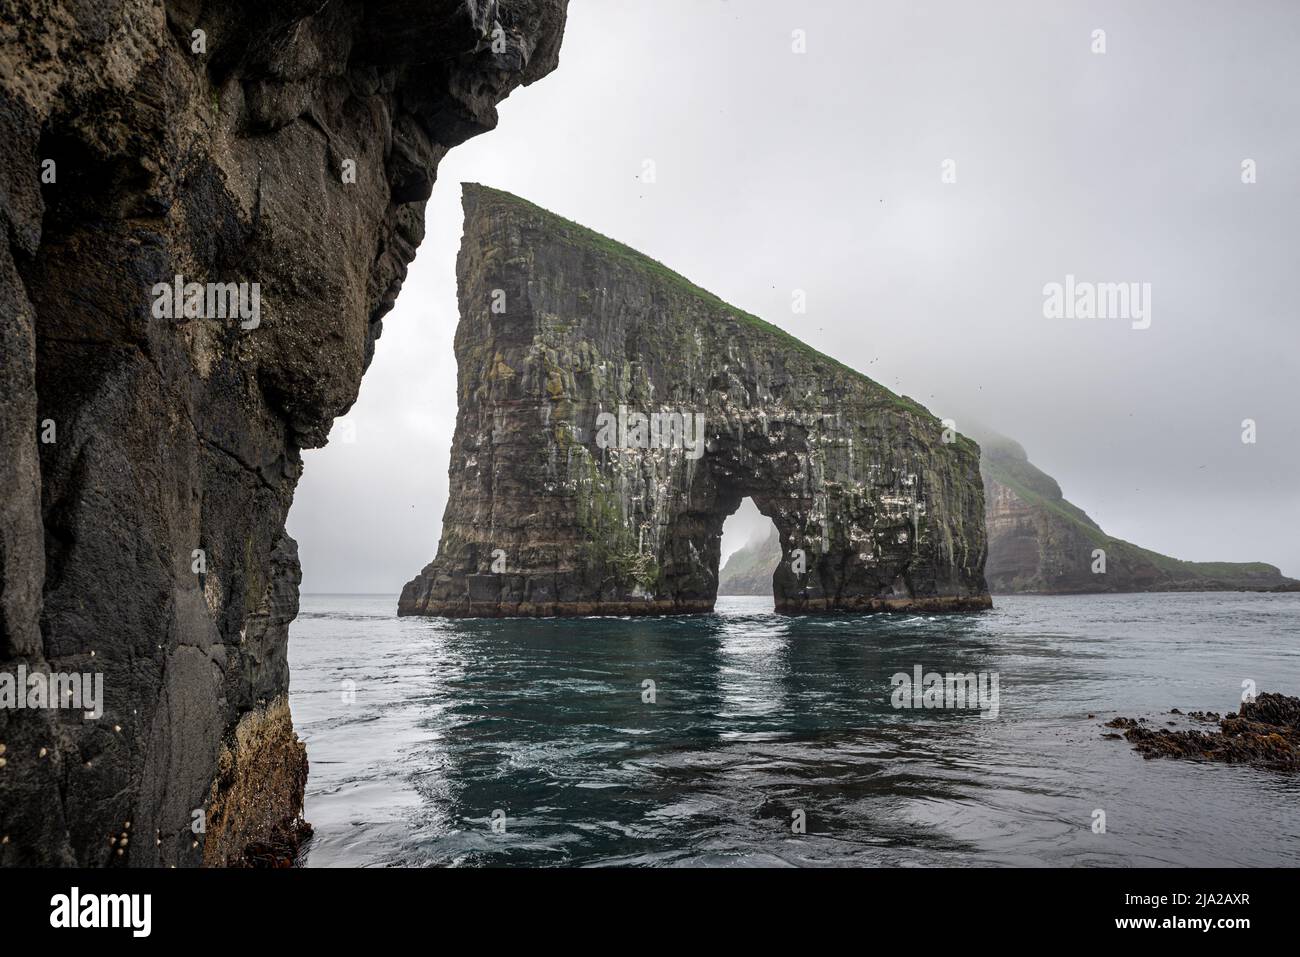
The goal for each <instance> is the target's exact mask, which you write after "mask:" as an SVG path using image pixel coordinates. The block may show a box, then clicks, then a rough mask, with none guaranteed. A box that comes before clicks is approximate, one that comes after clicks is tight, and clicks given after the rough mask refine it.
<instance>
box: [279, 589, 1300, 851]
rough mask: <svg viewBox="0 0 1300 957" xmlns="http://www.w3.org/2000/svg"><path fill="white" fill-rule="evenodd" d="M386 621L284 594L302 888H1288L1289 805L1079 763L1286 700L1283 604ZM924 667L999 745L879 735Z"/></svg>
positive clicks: (1187, 766) (1179, 766) (1252, 773)
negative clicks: (1231, 879)
mask: <svg viewBox="0 0 1300 957" xmlns="http://www.w3.org/2000/svg"><path fill="white" fill-rule="evenodd" d="M395 607H396V599H395V598H394V597H392V596H347V595H326V596H304V598H303V602H302V613H301V615H300V617H299V619H298V620H297V622H296V623H295V624H294V625H293V628H292V631H291V643H290V660H291V664H292V668H293V689H292V705H293V712H294V721H295V724H296V725H297V727H298V730H299V733H300V734H301V735H302V736H303V738H304V739H305V740H306V741H307V747H308V757H309V759H310V761H311V778H310V782H309V785H308V796H307V816H308V819H309V820H310V821H311V822H312V824H313V825H314V826H315V829H316V837H315V838H314V839H313V841H312V844H311V846H310V848H309V850H308V852H307V854H306V855H305V858H304V861H305V863H306V864H307V865H309V866H335V865H417V866H421V865H450V864H455V865H472V866H484V865H534V866H548V865H569V866H574V865H588V864H625V865H722V866H727V865H782V864H790V865H837V866H842V865H847V866H890V865H1008V864H1010V865H1016V864H1024V865H1062V866H1087V865H1105V866H1117V865H1119V866H1122V865H1259V864H1279V865H1292V866H1294V865H1297V864H1300V780H1297V779H1295V778H1288V777H1284V776H1280V775H1277V774H1273V773H1270V772H1264V771H1257V770H1253V769H1250V768H1244V767H1227V766H1217V765H1208V764H1197V763H1187V762H1176V761H1147V760H1144V759H1142V758H1141V757H1140V756H1138V755H1137V754H1135V753H1134V752H1133V751H1131V750H1130V749H1129V747H1128V745H1127V744H1126V743H1125V742H1123V741H1114V740H1106V739H1103V738H1102V737H1101V735H1102V733H1103V732H1104V731H1105V729H1104V728H1102V727H1101V724H1102V722H1103V721H1105V720H1107V719H1109V718H1110V717H1113V716H1115V715H1116V714H1123V715H1128V716H1134V717H1139V716H1145V717H1148V718H1149V719H1150V720H1151V722H1152V723H1153V726H1164V724H1165V722H1168V721H1177V722H1182V723H1181V724H1180V725H1179V726H1180V727H1190V726H1194V725H1191V724H1188V723H1187V719H1184V718H1180V717H1178V716H1170V715H1168V714H1167V712H1168V711H1169V709H1170V708H1173V707H1178V708H1181V709H1182V710H1183V711H1188V710H1193V709H1211V710H1215V711H1229V710H1233V709H1235V708H1236V707H1237V705H1238V703H1239V700H1240V695H1241V688H1242V681H1243V680H1252V681H1254V682H1255V683H1256V684H1257V686H1258V689H1259V690H1260V691H1267V690H1277V691H1284V692H1286V693H1288V694H1296V693H1297V692H1298V691H1300V595H1294V594H1293V595H1253V594H1204V595H1172V594H1160V595H1126V596H1091V597H1086V598H1072V597H1018V598H1000V599H997V608H996V609H995V610H994V611H993V612H990V613H985V614H980V615H963V616H952V617H921V616H891V615H869V616H857V617H852V618H784V617H777V616H775V615H772V614H770V613H768V609H770V607H771V602H770V600H767V599H751V598H731V599H725V598H724V599H720V600H719V605H718V613H717V614H714V615H708V616H697V617H691V618H671V619H670V618H660V619H589V620H582V621H534V620H523V619H515V620H495V621H450V620H442V619H411V618H403V619H399V618H396V617H395V613H394V609H395ZM916 665H920V666H921V667H922V668H923V670H924V671H925V672H930V671H937V672H963V673H969V672H985V673H988V674H996V675H997V676H998V704H999V707H998V714H997V717H996V718H992V719H990V718H985V717H981V712H980V711H979V710H978V708H968V709H957V708H951V709H949V708H943V709H929V710H926V709H920V710H916V709H897V708H895V707H893V706H892V703H891V693H892V688H891V684H890V678H891V676H892V675H893V674H895V673H898V672H903V673H908V674H911V673H912V671H913V668H914V667H915V666H916ZM647 679H649V680H652V681H653V682H654V683H655V701H654V703H646V702H645V701H643V694H644V689H643V682H644V681H646V680H647ZM1089 715H1093V716H1094V717H1089ZM1195 726H1197V727H1202V726H1199V725H1195ZM1097 810H1101V811H1104V812H1105V821H1106V830H1105V833H1095V832H1094V828H1093V822H1094V812H1095V811H1097ZM494 811H496V812H501V814H503V815H504V829H503V830H502V829H501V828H502V825H500V824H498V825H497V829H495V830H494V828H493V823H492V817H493V812H494ZM796 812H801V813H802V818H803V820H804V821H805V822H806V823H805V826H806V833H802V834H799V833H794V832H793V830H792V825H793V823H794V821H795V815H796ZM498 817H500V815H498Z"/></svg>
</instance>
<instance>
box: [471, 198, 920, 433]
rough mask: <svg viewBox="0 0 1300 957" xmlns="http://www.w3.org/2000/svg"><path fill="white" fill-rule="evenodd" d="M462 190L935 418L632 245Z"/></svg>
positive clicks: (544, 212)
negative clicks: (533, 218)
mask: <svg viewBox="0 0 1300 957" xmlns="http://www.w3.org/2000/svg"><path fill="white" fill-rule="evenodd" d="M461 188H462V189H463V190H464V191H465V193H466V194H467V195H468V194H469V193H471V192H477V193H479V194H481V195H483V196H486V197H488V198H489V199H490V200H491V201H493V202H497V203H507V204H510V205H514V206H517V207H519V208H522V209H525V210H527V211H528V212H530V213H533V214H535V215H537V216H540V217H542V218H543V219H545V220H547V221H549V223H551V224H552V225H553V226H554V228H555V230H556V232H557V233H558V234H561V235H563V237H564V238H565V239H566V240H567V241H569V242H572V243H575V244H577V245H580V246H585V247H587V248H589V249H594V250H596V251H598V252H600V253H601V254H602V255H604V256H607V257H609V258H610V259H615V260H618V261H619V262H622V263H624V264H625V265H628V266H630V267H632V268H634V269H636V270H638V271H640V272H642V273H644V274H646V275H647V276H651V277H653V278H655V279H657V280H659V281H660V282H662V283H664V284H665V285H668V286H671V287H674V288H676V289H677V290H678V291H681V292H685V293H687V294H689V295H691V296H694V297H695V298H697V299H700V300H702V301H704V302H707V303H709V304H710V305H712V306H714V307H715V308H717V309H719V310H721V311H723V312H727V313H729V314H731V315H733V316H735V317H736V319H737V320H739V321H740V322H743V323H745V324H746V325H749V326H751V327H752V328H754V329H756V330H758V331H760V332H763V333H766V334H768V335H770V336H772V337H774V338H775V339H777V340H778V341H779V342H780V343H781V344H783V345H785V346H786V347H787V348H789V349H791V350H793V351H795V352H798V353H801V354H803V355H804V356H806V357H808V358H810V359H813V360H815V361H817V362H824V363H826V364H827V365H829V366H832V367H834V368H836V369H839V370H840V371H842V372H844V373H845V374H847V375H849V376H852V377H854V378H856V379H858V380H860V381H861V382H864V383H866V384H867V385H869V386H870V387H871V388H872V390H874V391H875V392H877V393H878V394H879V395H880V397H881V398H882V399H884V400H885V401H886V402H887V403H889V404H891V405H894V406H895V407H897V408H899V409H900V410H902V411H905V412H912V413H915V414H917V415H924V416H927V417H930V418H933V417H934V416H933V413H931V412H930V410H929V409H927V408H925V407H924V406H923V405H921V404H920V403H919V402H917V401H916V400H914V399H911V398H909V397H907V396H902V395H898V394H896V393H894V392H892V391H890V390H889V389H887V388H885V387H884V386H883V385H881V384H880V383H879V382H876V381H875V380H874V379H871V378H869V377H868V376H865V375H863V374H862V373H861V372H859V371H858V370H857V369H854V368H852V367H851V366H847V365H845V364H844V363H842V362H840V361H839V360H838V359H835V358H833V357H831V356H828V355H826V354H825V353H824V352H819V351H818V350H816V349H814V348H813V347H812V346H810V345H808V343H806V342H804V341H803V340H802V339H799V338H797V337H795V336H792V335H791V334H790V333H788V332H786V331H785V330H784V329H782V328H781V327H780V326H775V325H773V324H772V323H770V322H767V321H766V320H763V319H760V318H759V317H758V316H756V315H754V314H753V313H750V312H746V311H745V310H743V309H738V308H736V307H735V306H733V305H731V304H730V303H728V302H726V301H724V300H723V299H721V298H719V297H718V296H716V295H715V294H713V293H711V292H709V291H708V290H707V289H704V288H702V287H701V286H697V285H696V284H695V283H693V282H691V281H690V280H689V279H687V278H686V277H685V276H683V275H682V274H681V273H679V272H675V271H674V270H672V269H669V268H668V267H667V266H665V265H664V264H663V263H661V262H660V261H659V260H657V259H652V258H650V257H649V256H647V255H645V254H644V253H641V252H637V250H635V249H633V248H632V247H631V246H626V245H624V244H623V243H620V242H618V241H617V240H614V239H610V238H609V237H608V236H604V235H602V234H601V233H598V232H596V231H595V230H594V229H588V228H587V227H586V226H583V225H582V224H581V223H575V222H574V221H573V220H571V219H565V218H564V217H563V216H560V215H558V214H557V213H553V212H551V211H550V210H549V209H543V208H542V207H541V206H538V205H537V204H536V203H530V202H529V201H528V200H526V199H524V198H522V197H520V196H516V195H515V194H514V193H507V192H506V191H505V190H501V189H494V188H493V187H491V186H484V185H483V184H481V183H462V184H461Z"/></svg>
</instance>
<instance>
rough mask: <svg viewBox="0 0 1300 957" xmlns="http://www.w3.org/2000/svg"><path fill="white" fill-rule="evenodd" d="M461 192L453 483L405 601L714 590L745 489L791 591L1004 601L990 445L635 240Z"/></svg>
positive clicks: (826, 607) (949, 602)
mask: <svg viewBox="0 0 1300 957" xmlns="http://www.w3.org/2000/svg"><path fill="white" fill-rule="evenodd" d="M464 205H465V235H464V240H463V242H462V245H461V251H460V256H459V260H458V264H457V278H458V280H459V296H460V312H461V319H460V325H459V327H458V329H457V332H456V356H457V361H458V369H459V385H458V391H459V413H458V416H457V421H456V433H455V437H454V439H453V445H452V453H451V467H450V476H451V484H450V497H449V500H448V504H447V509H446V513H445V516H444V519H443V530H442V540H441V542H440V544H439V547H438V555H437V558H436V559H435V560H434V561H433V562H432V563H431V564H430V565H429V566H428V567H427V568H425V569H424V571H423V572H422V573H421V574H420V575H419V576H418V577H417V578H416V579H415V580H413V581H411V582H409V583H408V584H407V585H406V587H405V588H404V589H403V591H402V596H401V600H400V604H399V612H400V613H401V614H408V615H409V614H426V615H451V616H477V615H481V616H495V615H586V614H620V615H621V614H671V613H683V612H699V611H707V610H710V609H711V608H712V607H713V602H714V598H715V596H716V594H717V583H718V558H719V546H720V541H721V532H722V523H723V520H724V519H725V518H726V517H727V516H728V515H729V514H731V513H732V512H734V511H735V510H736V508H737V507H738V506H739V504H740V502H741V501H742V499H743V498H744V497H745V496H750V497H752V498H753V500H754V503H755V505H757V506H758V509H759V511H761V512H762V513H764V514H765V515H767V516H769V517H770V518H771V519H772V520H773V522H774V523H775V525H776V527H777V529H778V531H779V533H780V541H781V548H782V551H783V558H784V560H783V561H782V563H781V566H780V568H779V570H778V572H777V575H776V582H775V584H776V606H777V609H778V610H779V611H786V612H803V611H838V610H856V609H882V608H888V609H933V610H957V609H970V608H983V607H987V606H988V604H989V600H988V595H987V589H986V588H985V584H984V574H983V567H984V503H983V489H982V486H981V484H980V479H979V450H978V448H977V447H976V446H975V444H974V443H973V442H971V441H970V440H969V439H965V438H962V437H960V436H951V435H945V433H944V430H943V427H942V426H941V424H940V423H939V421H938V420H936V419H935V418H934V417H933V416H931V415H930V414H929V413H928V412H927V411H926V410H925V409H923V408H921V407H920V406H919V405H917V404H916V403H915V402H912V401H911V400H910V399H906V398H902V397H899V396H896V395H894V394H893V393H892V392H890V391H888V390H887V389H885V388H883V387H882V386H880V385H877V384H876V383H874V382H872V381H871V380H870V379H867V378H866V377H865V376H863V375H861V374H859V373H857V372H855V371H853V370H852V369H849V368H847V367H845V366H843V365H841V364H839V363H837V362H835V361H834V360H832V359H830V358H827V357H826V356H824V355H821V354H820V353H818V352H815V351H814V350H812V349H811V348H809V347H808V346H806V345H804V344H803V343H801V342H799V341H798V340H797V339H794V338H793V337H791V336H789V335H787V334H785V333H784V332H782V331H781V330H779V329H777V328H776V327H774V326H771V325H768V324H767V323H765V322H763V321H762V320H760V319H757V318H756V317H753V316H750V315H747V314H746V313H743V312H741V311H740V310H737V309H734V308H732V307H731V306H728V305H727V304H726V303H724V302H722V301H720V300H719V299H718V298H717V297H716V296H713V295H711V294H710V293H707V292H705V291H704V290H702V289H700V288H698V287H696V286H694V285H692V284H691V283H689V282H688V281H687V280H685V279H683V278H682V277H681V276H679V275H677V274H676V273H674V272H672V271H670V270H668V269H667V268H665V267H664V266H662V265H661V264H659V263H657V262H655V261H654V260H651V259H649V258H647V257H645V256H642V255H640V254H639V253H636V252H635V251H633V250H631V249H628V248H627V247H626V246H622V245H620V244H618V243H615V242H612V241H611V240H608V239H606V238H605V237H603V236H600V235H598V234H596V233H594V232H592V231H590V230H587V229H585V228H583V227H581V226H578V225H577V224H575V223H571V222H569V221H567V220H564V219H561V218H560V217H558V216H555V215H553V214H551V213H548V212H546V211H545V210H542V209H540V208H538V207H536V206H534V205H532V204H530V203H527V202H525V201H523V200H521V199H518V198H517V197H514V196H510V195H509V194H506V193H501V192H498V191H495V190H491V189H487V188H484V187H481V186H475V185H467V186H466V187H465V194H464ZM639 416H646V417H651V416H654V417H656V418H654V419H651V420H650V421H649V422H643V421H641V420H639V418H638V417H639ZM611 419H613V420H614V422H613V424H611ZM678 419H679V420H680V421H681V422H682V424H683V425H684V427H685V428H686V431H687V435H686V436H685V437H682V436H681V435H680V433H679V432H675V431H669V426H668V424H666V423H672V422H674V421H675V420H678ZM656 423H657V424H658V434H657V435H656V428H655V426H656ZM697 428H698V432H696V431H695V429H697ZM665 436H668V438H667V439H666V438H665ZM679 438H681V441H678V439H679ZM945 439H951V441H945Z"/></svg>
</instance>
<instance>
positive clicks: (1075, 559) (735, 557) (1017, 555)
mask: <svg viewBox="0 0 1300 957" xmlns="http://www.w3.org/2000/svg"><path fill="white" fill-rule="evenodd" d="M970 434H971V437H972V438H974V439H976V441H978V442H979V444H980V473H981V475H982V476H983V478H984V503H985V524H986V526H987V533H988V549H989V553H988V560H987V562H986V563H985V566H984V573H985V577H986V578H987V580H988V583H989V590H990V591H991V592H992V593H993V594H995V595H996V594H1003V595H1006V594H1039V595H1059V594H1095V593H1105V592H1146V591H1300V581H1297V580H1296V579H1294V578H1287V577H1286V576H1285V575H1283V574H1282V572H1281V570H1280V569H1278V568H1277V567H1276V566H1274V565H1268V564H1265V563H1264V562H1187V561H1182V560H1180V559H1177V558H1171V557H1170V556H1168V555H1162V554H1160V553H1159V552H1153V551H1151V550H1150V549H1147V548H1142V547H1141V546H1138V545H1134V544H1133V543H1131V542H1126V541H1124V540H1123V539H1119V538H1115V537H1113V536H1111V535H1108V534H1107V533H1106V532H1105V531H1104V530H1103V529H1102V527H1101V526H1100V525H1098V524H1097V523H1096V522H1095V521H1093V520H1092V519H1091V518H1089V517H1088V513H1087V512H1085V511H1084V510H1083V509H1081V508H1080V507H1079V506H1077V505H1075V504H1074V503H1073V502H1071V501H1069V500H1068V499H1066V498H1065V496H1064V495H1063V494H1062V493H1061V486H1060V484H1059V483H1058V482H1057V481H1056V479H1054V478H1052V477H1051V476H1050V475H1048V474H1047V473H1045V472H1043V471H1042V470H1041V469H1039V468H1038V467H1037V466H1035V465H1034V464H1033V463H1032V462H1030V461H1029V456H1028V455H1027V454H1026V453H1025V450H1024V448H1023V447H1022V446H1021V445H1020V443H1018V442H1016V441H1014V440H1013V439H1009V438H1007V437H1006V436H1005V435H999V434H998V433H996V432H993V431H990V430H987V429H979V430H972V431H971V433H970ZM1097 549H1102V550H1103V551H1104V552H1105V553H1106V564H1105V569H1106V570H1105V572H1096V573H1095V572H1093V570H1092V569H1093V566H1094V563H1095V561H1096V559H1095V557H1094V552H1095V551H1096V550H1097ZM780 560H781V549H780V542H779V541H778V540H777V539H776V537H775V530H772V532H771V533H770V534H769V535H767V537H756V538H755V539H753V540H752V541H750V542H748V543H747V544H746V545H745V546H744V547H743V548H741V549H740V550H739V551H736V552H734V553H732V555H731V556H730V557H729V558H728V559H727V561H726V563H725V564H724V565H723V567H722V571H721V572H719V574H718V594H720V595H770V594H771V593H772V571H773V569H774V568H775V567H776V564H777V563H778V562H779V561H780Z"/></svg>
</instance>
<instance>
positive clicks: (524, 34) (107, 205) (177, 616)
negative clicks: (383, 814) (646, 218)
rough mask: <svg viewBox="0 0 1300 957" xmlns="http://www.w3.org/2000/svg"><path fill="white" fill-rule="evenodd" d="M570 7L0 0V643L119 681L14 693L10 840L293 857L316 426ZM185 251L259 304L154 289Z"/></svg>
mask: <svg viewBox="0 0 1300 957" xmlns="http://www.w3.org/2000/svg"><path fill="white" fill-rule="evenodd" d="M565 7H566V3H565V0H499V2H498V0H424V2H414V0H405V2H390V0H381V2H364V3H363V2H360V0H330V2H302V0H266V2H263V3H259V4H256V5H251V6H250V5H248V4H242V3H230V2H200V0H175V2H166V3H157V2H143V0H97V2H95V3H74V2H70V0H36V2H21V3H20V2H14V0H0V226H2V227H3V235H4V239H5V242H4V243H3V244H0V317H2V319H3V322H0V481H3V484H4V487H5V494H4V496H3V498H2V499H0V511H2V512H3V514H2V515H0V519H2V522H0V673H3V672H7V673H10V674H14V673H15V672H16V669H17V668H19V667H23V668H25V669H28V670H29V671H36V672H41V673H45V672H56V673H78V674H81V673H86V674H93V675H97V676H102V679H103V688H104V699H105V700H104V711H103V715H102V716H101V717H100V718H98V719H97V720H88V719H84V718H83V716H82V713H81V712H80V711H72V710H68V709H50V708H35V709H15V708H8V707H6V708H0V750H2V751H3V761H2V763H0V836H3V838H4V840H3V842H0V864H6V865H15V864H20V865H21V864H27V865H31V864H68V865H71V864H81V865H108V864H112V865H126V866H141V865H144V866H149V865H166V864H177V865H195V864H199V863H208V864H233V863H240V862H241V861H245V860H251V861H253V862H258V861H261V862H263V863H265V862H272V863H274V862H281V861H283V860H284V858H285V857H286V855H291V853H292V847H293V844H294V842H295V841H296V840H298V839H300V836H301V832H302V823H301V819H300V815H301V807H302V786H303V782H304V780H305V777H306V771H307V767H306V757H305V753H304V751H303V748H302V746H301V744H300V743H299V742H298V741H297V738H296V735H295V734H294V732H293V728H292V721H291V719H290V717H289V712H288V708H287V706H286V704H285V700H286V698H285V695H286V692H287V690H288V667H287V664H286V659H285V647H286V643H287V637H288V624H289V622H290V621H291V620H292V618H293V616H294V615H295V614H296V611H297V582H298V579H299V574H298V562H297V555H296V547H295V546H294V544H293V542H292V540H291V539H290V538H289V537H288V536H287V535H286V534H285V531H284V519H285V515H286V513H287V511H288V509H289V505H290V503H291V500H292V496H293V491H294V487H295V485H296V483H297V480H298V477H299V475H300V473H301V469H302V462H301V457H300V454H299V453H300V450H301V449H303V448H313V447H318V446H320V445H323V444H324V443H325V440H326V436H327V435H328V433H329V429H330V424H331V422H332V420H333V419H334V418H335V417H336V416H337V415H340V414H342V413H343V412H345V411H346V410H347V409H348V408H349V407H350V406H351V404H352V403H353V401H355V399H356V396H357V390H358V387H359V384H360V380H361V376H362V373H363V371H364V370H365V368H366V366H367V365H368V363H369V361H370V358H371V356H372V353H373V349H374V344H375V340H376V339H377V338H378V336H379V333H380V329H381V319H382V317H383V316H384V315H385V314H386V313H387V312H388V310H389V309H390V308H391V307H392V305H393V303H394V300H395V299H396V296H397V294H398V292H399V291H400V289H401V286H402V280H403V278H404V276H405V273H406V268H407V264H408V263H409V261H410V260H411V258H412V257H413V256H414V253H415V249H416V247H417V246H418V244H419V242H420V240H421V238H422V236H423V232H424V201H425V200H426V199H427V198H428V196H429V195H430V191H431V189H432V187H433V182H434V178H435V176H436V170H437V165H438V162H439V160H440V159H441V158H442V156H443V155H444V154H445V153H446V152H447V150H448V149H450V148H451V147H453V146H455V145H457V144H458V143H460V142H462V141H464V140H465V139H466V138H468V137H470V136H473V135H475V134H476V133H479V132H482V131H484V130H487V129H491V128H492V127H493V126H494V125H495V124H496V109H495V104H496V103H497V102H498V101H499V100H500V99H501V98H502V97H504V96H506V95H507V94H508V93H509V92H510V91H511V90H512V89H514V88H515V87H517V86H518V85H520V84H521V83H528V82H531V81H533V80H536V79H538V78H540V77H542V76H544V75H545V74H546V73H548V72H549V71H550V70H552V69H553V68H554V67H555V65H556V63H557V58H558V48H559V44H560V38H561V34H562V32H563V27H564V19H565ZM176 276H181V277H183V282H184V283H191V282H194V283H201V284H223V285H224V284H227V283H229V284H246V286H245V288H248V289H251V284H253V283H257V284H258V288H259V290H260V300H259V301H260V309H259V314H258V316H257V321H256V322H255V323H251V324H244V323H242V322H239V321H233V320H232V318H231V316H230V314H229V313H228V312H214V311H213V310H212V309H211V308H210V307H209V308H205V306H209V305H210V301H209V302H205V301H204V299H203V297H202V296H200V297H199V299H198V300H197V301H195V302H194V306H195V308H194V309H193V310H192V311H191V310H190V299H189V297H188V295H187V297H186V302H185V311H184V312H183V313H181V314H179V315H176V316H174V317H167V316H165V314H164V315H160V314H159V310H158V302H159V300H158V296H157V292H156V290H155V286H156V285H158V284H170V283H172V282H173V280H174V277H176ZM240 318H241V319H243V318H246V317H244V316H242V315H241V317H240ZM199 812H203V813H206V815H207V824H208V827H207V830H206V833H203V832H201V830H197V831H196V828H195V824H196V813H199ZM127 822H130V824H129V830H130V833H131V834H132V835H139V836H141V837H139V838H137V839H131V840H129V841H126V840H122V839H121V838H120V835H121V834H122V833H123V832H124V831H125V830H127V828H126V827H124V825H125V824H127ZM250 849H252V850H250Z"/></svg>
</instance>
